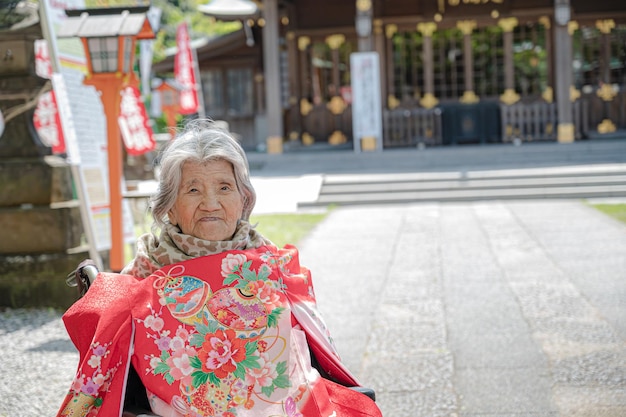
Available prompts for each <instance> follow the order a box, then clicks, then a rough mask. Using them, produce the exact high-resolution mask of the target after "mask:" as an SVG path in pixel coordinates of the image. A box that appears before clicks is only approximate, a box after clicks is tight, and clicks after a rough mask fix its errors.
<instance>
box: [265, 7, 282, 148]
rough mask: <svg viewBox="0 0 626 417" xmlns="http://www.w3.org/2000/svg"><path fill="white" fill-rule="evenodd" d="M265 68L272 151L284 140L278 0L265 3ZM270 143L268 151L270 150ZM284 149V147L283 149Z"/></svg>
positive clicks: (266, 108)
mask: <svg viewBox="0 0 626 417" xmlns="http://www.w3.org/2000/svg"><path fill="white" fill-rule="evenodd" d="M263 17H264V18H265V26H264V27H263V62H264V64H263V66H264V71H265V76H264V78H265V103H266V105H265V110H266V114H267V140H268V142H271V144H272V146H271V148H272V149H276V150H278V147H277V146H276V144H277V143H278V142H279V141H280V143H282V140H283V113H282V105H281V100H280V91H281V88H280V55H279V50H278V48H279V39H278V38H279V37H278V28H279V25H280V21H279V16H278V0H265V1H264V2H263ZM269 145H270V143H268V149H269V148H270V146H269ZM281 149H282V147H281Z"/></svg>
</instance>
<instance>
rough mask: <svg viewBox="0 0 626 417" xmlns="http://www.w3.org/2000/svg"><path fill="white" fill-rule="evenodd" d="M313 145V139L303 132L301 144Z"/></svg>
mask: <svg viewBox="0 0 626 417" xmlns="http://www.w3.org/2000/svg"><path fill="white" fill-rule="evenodd" d="M314 143H315V138H314V137H313V136H311V134H310V133H309V132H304V133H303V134H302V144H303V145H304V146H311V145H313V144H314Z"/></svg>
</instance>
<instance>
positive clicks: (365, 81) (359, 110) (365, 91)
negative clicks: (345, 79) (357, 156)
mask: <svg viewBox="0 0 626 417" xmlns="http://www.w3.org/2000/svg"><path fill="white" fill-rule="evenodd" d="M378 59H379V58H378V53H377V52H355V53H352V54H350V77H351V87H352V132H353V138H354V139H353V142H354V151H355V152H360V151H361V140H362V139H363V138H374V139H375V140H376V150H378V151H380V150H382V149H383V116H382V102H381V96H380V67H379V66H378Z"/></svg>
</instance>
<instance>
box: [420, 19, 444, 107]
mask: <svg viewBox="0 0 626 417" xmlns="http://www.w3.org/2000/svg"><path fill="white" fill-rule="evenodd" d="M417 30H418V31H419V32H420V33H421V34H422V36H423V37H424V45H423V51H424V97H422V99H421V100H420V104H421V105H422V106H423V107H424V108H427V109H431V108H433V107H435V106H436V105H437V104H438V103H439V100H437V98H435V94H434V92H435V75H434V72H435V65H434V63H433V33H434V32H435V30H437V24H436V23H434V22H426V23H418V24H417Z"/></svg>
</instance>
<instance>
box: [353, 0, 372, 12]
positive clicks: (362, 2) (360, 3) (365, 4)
mask: <svg viewBox="0 0 626 417" xmlns="http://www.w3.org/2000/svg"><path fill="white" fill-rule="evenodd" d="M356 8H357V10H358V11H360V12H367V11H368V10H370V9H371V8H372V0H356Z"/></svg>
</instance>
